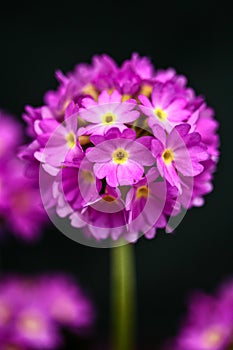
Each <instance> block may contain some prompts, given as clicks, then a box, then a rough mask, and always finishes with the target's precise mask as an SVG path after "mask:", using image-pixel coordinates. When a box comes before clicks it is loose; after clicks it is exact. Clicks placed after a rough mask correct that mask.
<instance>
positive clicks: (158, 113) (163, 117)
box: [154, 108, 167, 122]
mask: <svg viewBox="0 0 233 350" xmlns="http://www.w3.org/2000/svg"><path fill="white" fill-rule="evenodd" d="M154 114H155V116H156V117H157V118H158V119H159V120H160V121H162V122H164V121H165V120H166V119H167V113H166V112H165V111H164V110H163V109H162V108H155V110H154Z"/></svg>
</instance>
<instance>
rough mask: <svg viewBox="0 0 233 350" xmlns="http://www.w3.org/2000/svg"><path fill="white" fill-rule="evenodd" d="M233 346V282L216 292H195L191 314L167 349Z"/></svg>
mask: <svg viewBox="0 0 233 350" xmlns="http://www.w3.org/2000/svg"><path fill="white" fill-rule="evenodd" d="M232 346H233V282H232V281H230V282H228V283H226V284H224V285H223V286H221V287H220V289H219V290H218V292H217V293H216V295H215V296H209V295H205V294H201V293H198V294H195V295H194V296H193V297H192V298H191V300H190V303H189V309H188V315H187V316H186V318H185V319H184V321H183V326H182V328H181V331H180V332H179V334H178V336H177V337H176V339H175V340H173V341H170V342H169V343H168V344H167V346H165V349H166V350H170V349H172V350H226V349H231V347H232Z"/></svg>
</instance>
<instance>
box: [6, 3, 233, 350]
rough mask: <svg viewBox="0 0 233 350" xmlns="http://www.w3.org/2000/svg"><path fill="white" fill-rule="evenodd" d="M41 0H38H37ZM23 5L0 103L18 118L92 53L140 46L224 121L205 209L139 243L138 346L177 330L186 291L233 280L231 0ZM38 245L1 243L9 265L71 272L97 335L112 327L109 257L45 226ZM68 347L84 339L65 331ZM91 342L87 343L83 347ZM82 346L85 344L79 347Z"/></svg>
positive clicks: (127, 51)
mask: <svg viewBox="0 0 233 350" xmlns="http://www.w3.org/2000/svg"><path fill="white" fill-rule="evenodd" d="M35 3H36V4H37V2H35ZM35 3H34V2H32V1H31V2H30V3H24V2H18V3H17V4H16V5H15V4H13V3H9V4H5V5H7V7H8V8H4V9H1V15H0V30H1V34H0V35H1V41H0V43H1V54H0V60H1V62H0V86H1V93H0V106H1V108H4V109H5V110H8V111H10V112H12V113H13V114H15V115H17V116H18V118H20V117H21V114H22V112H23V110H24V105H25V104H31V105H33V106H37V105H40V104H42V99H43V94H44V93H45V91H46V90H48V89H51V88H56V86H57V83H56V81H55V79H54V71H55V69H57V68H60V69H62V70H63V72H67V71H69V70H71V69H72V68H73V66H74V65H75V64H76V63H78V62H85V61H88V62H90V59H91V57H92V55H93V54H96V53H98V54H101V53H108V54H109V55H111V56H113V57H114V58H115V59H116V61H117V62H118V63H121V62H122V61H123V60H124V59H126V58H129V56H130V55H131V53H132V52H134V51H137V52H139V53H140V54H141V55H148V56H150V57H151V59H152V61H153V63H154V64H155V66H156V67H161V68H167V67H170V66H172V67H174V68H175V69H176V70H177V71H178V72H179V73H182V74H185V75H186V76H187V77H188V80H189V85H190V86H192V87H193V88H194V89H195V90H196V92H197V93H198V94H203V95H205V96H206V100H207V103H208V104H209V105H211V106H213V107H214V109H215V110H216V118H217V119H218V121H219V122H220V136H221V159H220V162H219V166H218V171H217V173H216V175H215V180H214V185H215V188H214V191H213V192H212V193H211V194H210V195H208V196H207V197H206V204H205V206H204V207H202V208H194V209H192V210H191V211H189V212H188V213H187V214H186V216H185V218H184V220H183V221H182V223H181V224H180V226H179V227H178V228H177V230H176V232H175V234H173V235H167V234H165V233H163V232H161V233H159V234H158V236H157V237H156V238H155V239H154V240H151V241H149V240H146V239H144V238H142V239H140V241H139V242H138V243H137V244H136V245H135V253H136V267H137V281H138V282H137V283H138V315H139V317H138V331H137V336H138V342H139V343H140V344H142V345H141V349H144V348H145V347H146V346H145V345H144V344H151V348H156V344H159V343H160V342H161V341H163V340H164V339H166V338H167V337H169V336H172V335H174V334H175V333H176V330H177V328H178V325H179V320H180V317H181V315H182V314H183V313H184V312H185V305H186V304H185V303H186V299H187V296H188V295H189V294H190V292H191V291H193V290H196V289H200V290H203V291H205V292H212V291H214V290H215V289H216V288H217V286H218V284H219V283H221V282H222V281H223V280H224V279H225V278H227V277H229V276H232V277H233V250H232V248H233V230H232V224H231V220H232V195H233V191H232V181H233V176H232V172H233V165H232V162H233V155H232V154H233V153H232V151H233V150H232V137H233V136H232V135H233V89H232V73H233V66H232V62H233V48H232V39H233V35H232V34H233V25H232V23H233V21H232V15H231V11H230V5H229V6H228V5H227V4H226V3H225V2H224V1H221V2H218V5H217V4H216V5H215V4H214V3H213V2H211V1H209V2H205V1H200V0H197V1H192V2H190V1H176V2H172V3H171V4H169V3H168V2H165V1H162V2H154V3H153V6H152V4H151V5H150V3H148V2H141V3H135V2H134V3H132V4H130V3H122V4H121V3H120V2H115V4H111V3H110V1H109V2H107V3H103V2H101V3H97V2H96V3H94V4H92V3H91V2H85V3H80V2H76V3H72V2H68V1H66V2H63V3H62V4H61V5H58V3H53V4H52V3H50V4H49V3H48V2H47V3H45V2H43V1H40V2H38V4H37V5H35ZM45 231H46V232H44V235H43V238H42V240H41V241H40V242H39V243H38V244H34V245H26V244H24V243H22V242H19V241H18V240H16V239H14V238H10V239H9V242H7V243H6V242H5V243H4V244H3V243H2V244H1V271H2V272H19V273H36V272H38V273H39V272H43V271H64V272H71V273H73V274H74V275H75V276H76V277H77V280H78V281H80V283H81V284H82V286H83V287H84V288H85V289H86V291H87V292H88V293H89V295H90V296H91V297H92V298H93V300H94V302H95V303H96V305H97V309H98V319H97V325H96V331H95V334H94V335H93V338H94V340H96V339H104V338H105V337H107V336H108V332H109V254H110V251H109V250H107V249H95V248H89V247H85V246H81V245H79V244H77V243H75V242H73V241H71V240H69V239H68V238H66V237H65V236H63V235H62V234H61V233H60V232H57V231H56V230H55V229H54V228H48V229H47V230H45ZM67 339H68V345H67V348H69V349H72V348H75V347H77V346H76V345H77V341H76V340H75V339H73V337H72V336H71V335H68V336H67ZM89 343H90V341H85V340H84V341H83V348H85V346H86V345H85V344H89ZM80 348H81V345H80Z"/></svg>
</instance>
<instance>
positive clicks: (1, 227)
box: [0, 112, 47, 241]
mask: <svg viewBox="0 0 233 350" xmlns="http://www.w3.org/2000/svg"><path fill="white" fill-rule="evenodd" d="M0 124H1V128H0V233H5V232H6V231H7V232H11V231H12V232H13V233H14V234H15V235H17V236H19V237H21V238H23V239H25V240H28V241H29V240H33V239H35V238H37V237H38V235H39V234H40V231H41V226H42V224H43V223H44V222H45V221H46V220H47V215H46V212H45V211H44V209H43V206H42V202H41V198H40V192H39V189H38V184H37V186H34V181H32V180H30V179H28V177H26V176H25V174H24V172H25V169H24V164H23V163H22V161H20V160H19V159H18V158H17V156H16V152H17V149H18V147H19V145H20V144H21V143H22V141H23V137H22V130H21V126H20V124H19V123H18V122H17V121H15V120H14V118H12V117H9V116H8V115H6V114H4V113H3V112H0Z"/></svg>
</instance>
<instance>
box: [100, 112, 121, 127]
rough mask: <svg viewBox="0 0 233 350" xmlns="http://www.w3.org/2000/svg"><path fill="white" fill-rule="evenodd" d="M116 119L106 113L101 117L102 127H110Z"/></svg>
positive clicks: (113, 115)
mask: <svg viewBox="0 0 233 350" xmlns="http://www.w3.org/2000/svg"><path fill="white" fill-rule="evenodd" d="M116 119H117V117H116V116H115V114H113V113H112V112H107V113H105V114H104V115H103V116H102V123H103V124H104V125H111V124H113V123H114V122H115V121H116Z"/></svg>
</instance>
